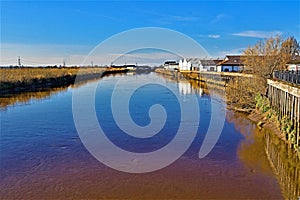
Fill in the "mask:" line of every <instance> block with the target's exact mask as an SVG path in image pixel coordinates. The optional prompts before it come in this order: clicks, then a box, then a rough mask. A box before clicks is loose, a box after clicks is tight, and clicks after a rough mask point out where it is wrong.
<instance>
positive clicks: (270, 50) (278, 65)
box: [227, 36, 299, 109]
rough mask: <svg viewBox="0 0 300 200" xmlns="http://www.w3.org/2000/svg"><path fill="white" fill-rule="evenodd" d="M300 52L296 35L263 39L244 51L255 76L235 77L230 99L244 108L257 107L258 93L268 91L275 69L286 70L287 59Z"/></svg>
mask: <svg viewBox="0 0 300 200" xmlns="http://www.w3.org/2000/svg"><path fill="white" fill-rule="evenodd" d="M297 54H298V55H299V43H298V42H297V40H296V39H295V38H294V37H289V38H287V39H286V40H283V38H282V37H280V36H276V37H271V38H269V39H266V40H264V41H259V42H258V43H257V44H255V45H254V46H252V47H248V48H247V49H246V50H245V51H244V56H243V62H244V65H245V71H246V72H250V73H251V74H253V77H252V78H250V79H249V78H239V79H236V80H231V81H230V82H229V84H228V85H227V101H228V102H229V103H231V104H232V105H234V106H237V107H240V108H244V109H246V108H253V107H254V106H255V99H254V98H255V96H256V95H257V94H260V95H266V92H267V79H269V78H272V74H273V72H274V71H275V70H284V69H285V66H286V63H287V62H288V61H290V60H291V59H293V57H294V56H296V55H297Z"/></svg>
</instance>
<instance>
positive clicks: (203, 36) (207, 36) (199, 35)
mask: <svg viewBox="0 0 300 200" xmlns="http://www.w3.org/2000/svg"><path fill="white" fill-rule="evenodd" d="M197 36H198V37H200V38H212V39H218V38H220V37H221V35H219V34H209V35H203V34H198V35H197Z"/></svg>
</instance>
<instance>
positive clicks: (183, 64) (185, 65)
mask: <svg viewBox="0 0 300 200" xmlns="http://www.w3.org/2000/svg"><path fill="white" fill-rule="evenodd" d="M179 70H180V71H186V70H192V63H191V62H189V61H187V59H185V58H183V59H180V60H179Z"/></svg>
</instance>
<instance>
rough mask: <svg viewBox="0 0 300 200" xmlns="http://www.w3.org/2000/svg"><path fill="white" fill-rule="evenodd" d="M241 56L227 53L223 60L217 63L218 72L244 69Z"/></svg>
mask: <svg viewBox="0 0 300 200" xmlns="http://www.w3.org/2000/svg"><path fill="white" fill-rule="evenodd" d="M242 59H243V56H241V55H227V56H226V57H225V59H224V60H222V61H221V62H219V63H218V64H217V71H218V72H240V71H242V70H244V64H243V61H242Z"/></svg>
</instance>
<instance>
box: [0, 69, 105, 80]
mask: <svg viewBox="0 0 300 200" xmlns="http://www.w3.org/2000/svg"><path fill="white" fill-rule="evenodd" d="M104 70H105V68H80V74H93V73H99V72H103V71H104ZM78 71H79V68H67V67H65V68H0V75H1V76H0V83H17V82H23V83H26V82H30V81H31V80H33V79H37V80H39V79H48V78H58V77H63V76H67V75H70V76H73V75H76V74H77V73H78Z"/></svg>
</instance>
